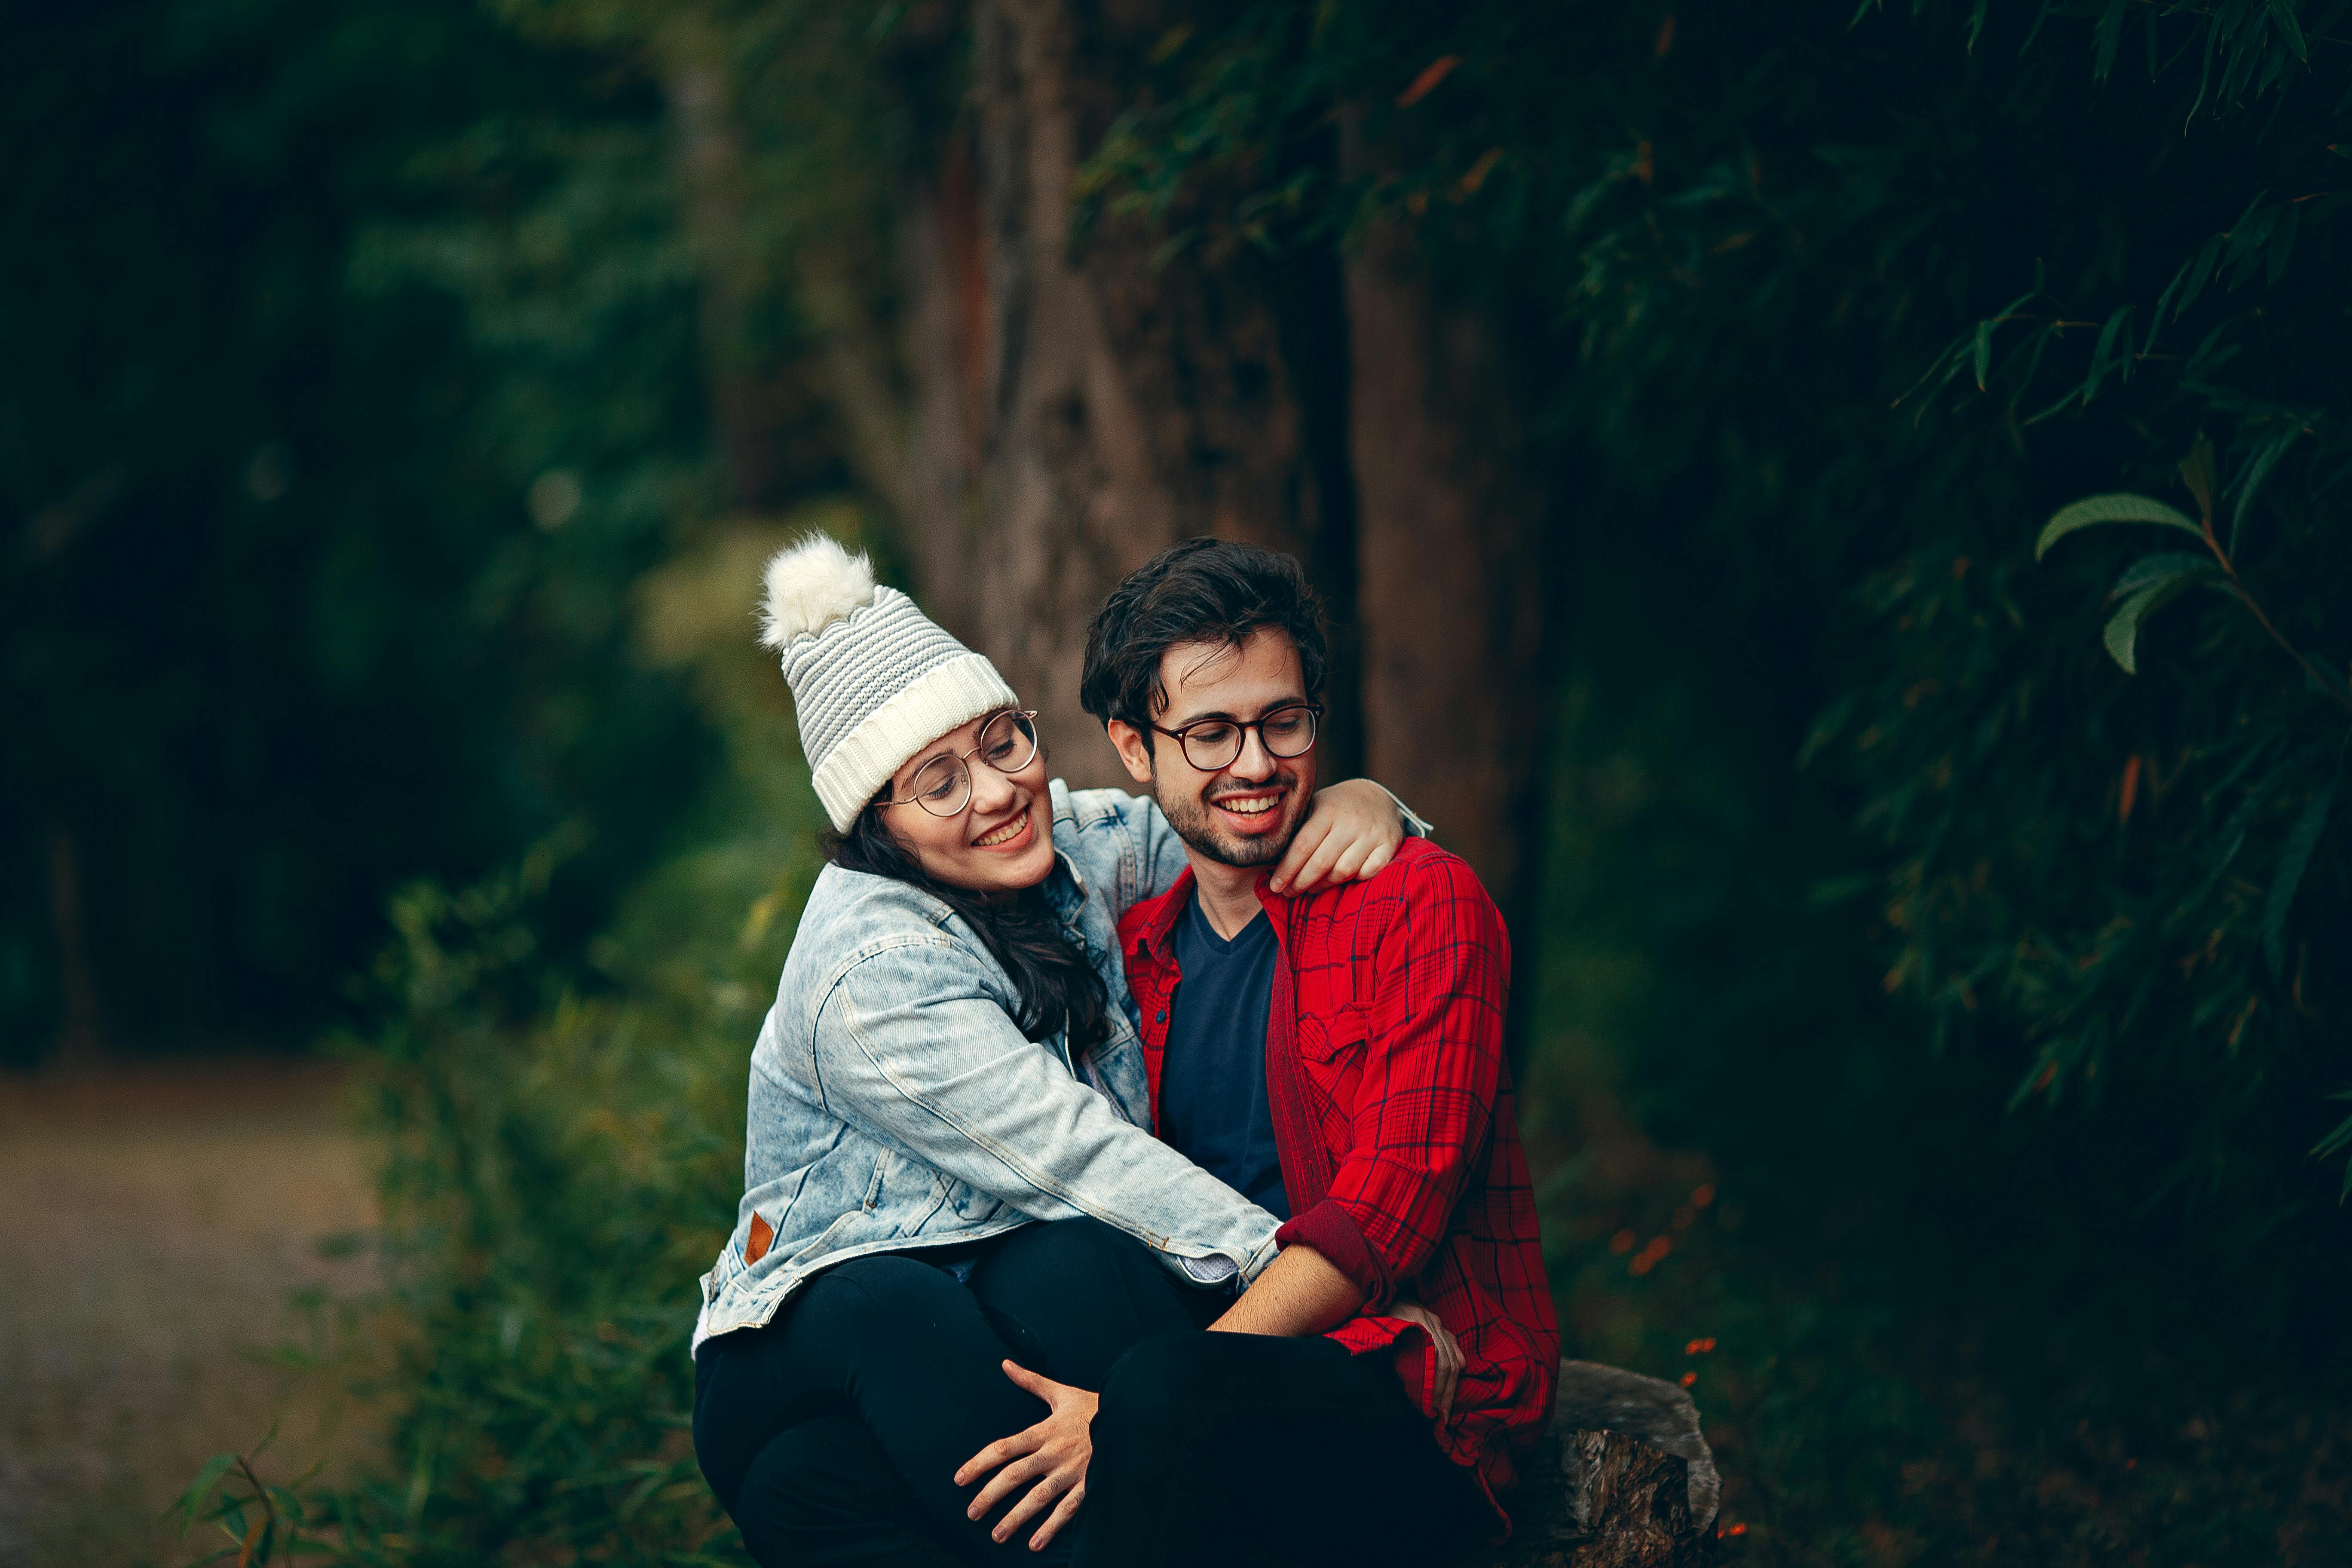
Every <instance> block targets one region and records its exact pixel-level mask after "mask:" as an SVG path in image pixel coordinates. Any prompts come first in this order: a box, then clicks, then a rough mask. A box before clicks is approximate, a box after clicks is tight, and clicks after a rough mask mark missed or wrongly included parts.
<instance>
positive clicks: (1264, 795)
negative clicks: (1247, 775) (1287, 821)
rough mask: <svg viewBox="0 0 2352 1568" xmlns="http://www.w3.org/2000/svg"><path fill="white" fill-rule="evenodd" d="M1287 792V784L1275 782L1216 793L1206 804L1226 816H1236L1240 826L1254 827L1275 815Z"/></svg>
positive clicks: (1288, 788) (1288, 789)
mask: <svg viewBox="0 0 2352 1568" xmlns="http://www.w3.org/2000/svg"><path fill="white" fill-rule="evenodd" d="M1289 793H1290V786H1289V785H1288V784H1268V785H1263V786H1260V787H1258V788H1255V789H1248V790H1235V791H1234V792H1233V793H1232V794H1230V795H1217V796H1214V797H1213V798H1212V799H1211V800H1210V801H1209V802H1208V804H1209V805H1212V806H1213V807H1215V808H1216V809H1217V810H1218V811H1220V812H1223V813H1224V814H1225V815H1226V816H1230V817H1235V818H1238V819H1239V825H1240V826H1249V827H1255V826H1260V825H1262V824H1264V823H1265V822H1266V821H1267V820H1268V819H1270V818H1273V817H1275V816H1276V815H1277V813H1278V812H1279V810H1280V808H1281V805H1282V802H1283V799H1284V797H1285V796H1286V795H1289Z"/></svg>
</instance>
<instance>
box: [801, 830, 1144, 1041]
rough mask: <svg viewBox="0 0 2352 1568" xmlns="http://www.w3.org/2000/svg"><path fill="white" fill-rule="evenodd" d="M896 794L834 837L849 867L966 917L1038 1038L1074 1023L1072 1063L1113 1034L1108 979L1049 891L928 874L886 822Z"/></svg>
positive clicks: (837, 859) (1024, 1028)
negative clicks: (992, 889) (986, 893)
mask: <svg viewBox="0 0 2352 1568" xmlns="http://www.w3.org/2000/svg"><path fill="white" fill-rule="evenodd" d="M889 796H890V790H889V786H888V785H887V784H886V785H884V786H883V788H882V791H881V793H880V794H878V795H876V796H875V797H874V798H873V799H872V800H870V801H868V802H866V809H865V810H863V811H861V812H859V813H858V814H857V820H856V821H855V822H853V823H851V824H850V825H849V831H848V832H846V833H845V834H842V835H840V836H838V837H836V838H835V840H834V842H833V845H832V850H833V863H834V864H835V865H836V866H838V867H840V868H842V869H843V870H845V871H864V872H866V873H867V874H869V875H871V876H876V877H895V878H896V879H898V880H899V881H901V882H905V883H908V885H909V886H912V887H917V888H920V889H922V890H923V891H925V892H927V893H929V894H930V895H931V897H933V898H935V899H937V900H939V901H940V902H941V903H943V904H945V905H947V907H948V908H950V909H951V910H954V911H955V912H956V913H957V914H958V915H960V916H961V917H962V919H963V922H964V924H966V925H968V926H970V927H971V929H972V930H974V931H978V932H979V933H980V940H981V941H982V942H986V943H987V944H988V951H989V952H991V953H992V954H994V955H995V958H996V962H997V963H1001V964H1003V966H1004V973H1007V974H1009V975H1011V976H1012V977H1013V988H1014V989H1015V990H1016V991H1017V992H1019V994H1020V996H1021V1011H1020V1013H1019V1015H1018V1016H1016V1017H1015V1018H1014V1020H1013V1021H1014V1022H1015V1023H1017V1024H1018V1025H1020V1026H1021V1032H1022V1033H1023V1034H1024V1035H1025V1036H1027V1037H1029V1038H1030V1039H1032V1040H1040V1041H1042V1040H1046V1039H1050V1038H1052V1037H1053V1036H1054V1034H1055V1031H1056V1030H1059V1029H1062V1028H1064V1027H1067V1028H1068V1030H1069V1038H1070V1059H1071V1060H1072V1061H1076V1060H1077V1059H1078V1058H1080V1057H1082V1056H1085V1055H1087V1054H1088V1053H1089V1052H1091V1051H1092V1050H1094V1048H1095V1047H1097V1046H1099V1045H1101V1044H1102V1043H1103V1042H1104V1041H1106V1040H1108V1039H1109V1038H1110V998H1109V996H1108V994H1106V993H1105V992H1104V990H1103V982H1102V976H1101V974H1099V973H1097V971H1096V969H1095V966H1094V964H1093V963H1091V962H1090V961H1089V960H1088V959H1087V955H1086V954H1085V953H1084V952H1080V951H1079V950H1078V947H1077V944H1076V943H1075V942H1071V941H1070V939H1069V938H1068V937H1066V936H1065V935H1063V934H1062V922H1061V921H1059V920H1057V919H1055V915H1054V910H1053V907H1052V906H1051V905H1049V904H1048V903H1046V901H1045V889H1044V888H1043V887H1035V888H1024V889H1021V891H1020V892H1018V893H1016V894H1014V895H1013V897H1011V898H1009V899H986V898H982V896H981V895H980V894H978V893H975V892H973V891H971V889H968V888H951V887H950V886H948V884H946V883H945V882H941V881H938V880H936V879H932V878H931V877H929V876H927V875H925V874H924V871H923V867H922V863H921V862H920V861H919V860H917V859H916V858H915V857H914V855H913V854H912V853H910V852H909V851H908V848H907V847H906V846H904V845H902V844H900V843H899V842H898V839H896V838H894V837H891V834H890V829H889V826H888V825H887V823H886V822H885V821H884V820H883V815H882V806H883V803H884V802H886V801H887V800H888V799H889ZM918 809H919V808H918Z"/></svg>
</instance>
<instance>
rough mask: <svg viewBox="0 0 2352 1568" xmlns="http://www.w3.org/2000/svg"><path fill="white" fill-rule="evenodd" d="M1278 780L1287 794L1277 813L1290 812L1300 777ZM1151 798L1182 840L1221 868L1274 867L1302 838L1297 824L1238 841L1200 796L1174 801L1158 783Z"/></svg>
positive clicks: (1286, 775) (1283, 776)
mask: <svg viewBox="0 0 2352 1568" xmlns="http://www.w3.org/2000/svg"><path fill="white" fill-rule="evenodd" d="M1278 777H1279V779H1280V782H1281V783H1282V784H1283V786H1284V791H1285V793H1284V795H1283V796H1282V799H1281V801H1280V802H1279V803H1278V804H1277V805H1276V806H1275V807H1274V809H1275V810H1276V811H1277V812H1287V811H1289V810H1290V809H1291V807H1292V802H1293V799H1294V797H1295V796H1296V795H1297V790H1298V775H1297V774H1296V773H1290V772H1288V771H1287V770H1285V771H1284V772H1283V773H1281V774H1279V775H1278ZM1268 782H1269V783H1271V782H1274V781H1271V780H1270V781H1268ZM1255 787H1256V788H1259V789H1263V788H1265V784H1259V785H1257V786H1255ZM1227 793H1228V794H1234V795H1239V794H1245V793H1247V792H1245V791H1240V790H1234V791H1228V792H1227ZM1151 798H1152V799H1153V800H1155V801H1157V802H1158V803H1159V805H1160V815H1161V816H1165V817H1166V818H1167V819H1168V826H1171V827H1172V828H1174V829H1175V830H1176V837H1179V838H1181V839H1182V840H1183V841H1184V842H1185V843H1187V844H1189V845H1191V846H1192V847H1193V848H1194V849H1195V850H1198V851H1199V852H1200V853H1201V854H1202V855H1203V856H1205V857H1206V858H1209V859H1211V860H1214V861H1215V862H1216V863H1217V864H1218V865H1220V866H1233V867H1236V868H1243V867H1250V866H1271V865H1273V864H1274V863H1275V862H1276V861H1277V860H1280V859H1281V858H1282V856H1283V852H1284V851H1285V850H1286V849H1288V848H1289V847H1290V841H1291V840H1292V839H1293V838H1296V837H1298V824H1297V822H1296V821H1294V822H1292V823H1291V825H1290V830H1289V831H1288V832H1287V833H1279V834H1268V835H1265V837H1257V838H1236V837H1234V836H1233V835H1232V834H1229V833H1227V832H1226V831H1225V830H1224V829H1223V827H1220V826H1218V825H1217V822H1216V819H1215V818H1214V817H1213V816H1210V815H1209V805H1208V802H1207V801H1205V800H1204V799H1202V797H1200V796H1198V795H1193V796H1191V797H1188V798H1186V799H1184V800H1181V801H1171V800H1170V799H1169V798H1168V796H1167V795H1166V794H1165V793H1164V792H1162V791H1161V789H1160V784H1159V783H1158V781H1157V780H1155V781H1153V783H1152V785H1151Z"/></svg>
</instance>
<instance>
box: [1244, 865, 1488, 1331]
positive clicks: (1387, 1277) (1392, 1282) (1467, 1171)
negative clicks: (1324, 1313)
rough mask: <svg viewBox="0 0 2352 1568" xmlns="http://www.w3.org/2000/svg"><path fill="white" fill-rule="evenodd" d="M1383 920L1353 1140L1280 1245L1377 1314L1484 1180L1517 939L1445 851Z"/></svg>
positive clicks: (1406, 884)
mask: <svg viewBox="0 0 2352 1568" xmlns="http://www.w3.org/2000/svg"><path fill="white" fill-rule="evenodd" d="M1367 896H1368V897H1378V896H1380V895H1378V894H1368V895H1367ZM1376 918H1379V919H1380V920H1381V921H1382V922H1383V926H1384V929H1382V930H1381V931H1380V932H1379V934H1378V936H1377V938H1376V939H1375V941H1376V947H1375V950H1374V956H1373V968H1374V970H1375V971H1376V975H1377V984H1378V994H1376V995H1375V997H1374V998H1373V1005H1372V1009H1371V1013H1372V1017H1371V1032H1370V1037H1369V1038H1368V1039H1367V1040H1366V1041H1365V1043H1364V1051H1363V1067H1362V1078H1361V1079H1360V1081H1359V1083H1358V1086H1357V1089H1356V1101H1355V1109H1354V1112H1353V1115H1352V1118H1351V1120H1352V1123H1353V1125H1352V1127H1351V1130H1350V1131H1351V1137H1350V1140H1349V1142H1351V1143H1352V1144H1353V1147H1352V1148H1351V1149H1350V1150H1349V1152H1347V1153H1346V1154H1344V1155H1342V1156H1341V1158H1340V1160H1339V1169H1338V1170H1337V1171H1336V1172H1335V1173H1333V1175H1332V1179H1331V1187H1330V1192H1329V1194H1328V1196H1326V1197H1325V1198H1324V1200H1323V1201H1322V1202H1321V1203H1319V1204H1317V1205H1314V1206H1313V1207H1312V1208H1309V1209H1308V1210H1307V1211H1306V1212H1305V1213H1303V1214H1299V1215H1294V1216H1293V1217H1292V1218H1291V1220H1290V1221H1289V1223H1288V1224H1286V1225H1285V1226H1283V1227H1282V1229H1281V1231H1280V1232H1279V1233H1278V1235H1277V1238H1276V1239H1278V1240H1279V1241H1280V1242H1281V1244H1282V1247H1283V1251H1284V1253H1285V1254H1286V1255H1287V1254H1288V1253H1289V1252H1290V1251H1291V1250H1292V1249H1293V1248H1295V1247H1300V1246H1302V1245H1304V1246H1307V1247H1312V1248H1313V1249H1314V1250H1315V1251H1317V1252H1318V1253H1320V1254H1321V1255H1322V1256H1323V1258H1325V1259H1326V1260H1327V1261H1328V1262H1329V1263H1330V1264H1331V1265H1332V1266H1333V1267H1335V1268H1338V1269H1339V1272H1341V1273H1343V1274H1345V1275H1346V1276H1347V1277H1348V1278H1349V1279H1352V1280H1353V1281H1354V1282H1355V1284H1356V1286H1357V1288H1358V1289H1360V1290H1361V1291H1362V1292H1363V1300H1364V1301H1365V1303H1366V1304H1367V1305H1368V1306H1369V1307H1370V1309H1371V1310H1376V1311H1377V1310H1382V1309H1384V1307H1385V1306H1386V1304H1387V1302H1388V1301H1389V1300H1390V1299H1391V1297H1392V1296H1394V1295H1395V1294H1396V1293H1397V1292H1398V1291H1399V1290H1400V1289H1403V1288H1404V1287H1405V1285H1406V1284H1407V1282H1408V1281H1410V1280H1412V1279H1413V1278H1414V1277H1415V1276H1417V1275H1419V1274H1420V1273H1421V1271H1422V1270H1423V1268H1427V1267H1428V1265H1429V1260H1430V1258H1431V1257H1432V1256H1433V1254H1434V1253H1435V1252H1436V1250H1437V1248H1438V1247H1439V1246H1440V1245H1441V1244H1442V1243H1443V1242H1444V1237H1445V1232H1446V1226H1447V1225H1448V1223H1449V1221H1450V1220H1451V1218H1452V1215H1453V1212H1454V1205H1455V1203H1456V1202H1457V1201H1458V1200H1459V1199H1460V1197H1461V1195H1462V1191H1463V1188H1464V1187H1465V1184H1468V1183H1469V1182H1470V1181H1472V1180H1473V1179H1475V1170H1474V1163H1475V1160H1476V1158H1477V1156H1478V1152H1479V1151H1480V1150H1482V1149H1483V1148H1484V1147H1485V1146H1486V1137H1487V1134H1488V1131H1489V1129H1490V1127H1491V1125H1492V1119H1493V1116H1494V1110H1495V1100H1496V1095H1497V1093H1498V1092H1499V1091H1500V1089H1501V1087H1502V1083H1503V1081H1504V1067H1503V1011H1504V1002H1505V997H1506V994H1507V990H1508V987H1509V984H1510V942H1509V938H1508V937H1507V935H1506V934H1505V932H1504V931H1503V922H1502V918H1501V917H1500V916H1499V915H1498V914H1497V913H1496V910H1495V905H1494V901H1493V900H1490V899H1489V898H1487V896H1486V889H1484V888H1482V887H1480V886H1479V884H1478V879H1477V878H1476V877H1475V876H1473V875H1472V874H1471V871H1470V868H1468V867H1467V866H1465V865H1464V864H1463V863H1462V862H1461V861H1460V860H1459V859H1457V858H1454V857H1453V856H1451V855H1445V854H1443V853H1440V854H1436V855H1423V856H1421V857H1418V858H1416V859H1415V861H1414V863H1413V864H1412V866H1411V867H1410V868H1408V874H1407V876H1406V877H1405V878H1404V879H1402V883H1401V885H1399V886H1396V887H1394V888H1393V889H1388V890H1387V900H1386V908H1385V909H1384V910H1381V911H1380V912H1379V914H1378V916H1377V917H1376ZM1369 934H1370V933H1359V938H1358V940H1359V941H1361V940H1362V939H1363V937H1364V936H1365V935H1369Z"/></svg>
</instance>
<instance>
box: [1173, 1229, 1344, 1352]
mask: <svg viewBox="0 0 2352 1568" xmlns="http://www.w3.org/2000/svg"><path fill="white" fill-rule="evenodd" d="M1363 1304H1364V1293H1363V1291H1362V1290H1360V1289H1358V1288H1357V1285H1356V1282H1355V1281H1354V1280H1353V1279H1349V1278H1348V1277H1347V1275H1345V1274H1343V1273H1341V1272H1340V1271H1339V1269H1338V1268H1336V1267H1334V1266H1333V1265H1332V1263H1331V1260H1330V1259H1328V1258H1325V1257H1324V1256H1323V1255H1322V1254H1321V1253H1319V1252H1318V1251H1316V1250H1315V1249H1314V1248H1313V1247H1284V1248H1283V1249H1282V1252H1281V1254H1280V1256H1278V1257H1276V1258H1275V1260H1274V1261H1273V1262H1271V1263H1269V1264H1267V1265H1266V1266H1265V1273H1263V1274H1261V1275H1259V1276H1258V1277H1257V1281H1256V1283H1255V1284H1253V1285H1252V1286H1251V1287H1250V1288H1249V1289H1246V1290H1244V1291H1243V1292H1242V1299H1241V1300H1238V1301H1235V1302H1234V1304H1233V1305H1232V1306H1231V1307H1230V1308H1228V1309H1226V1310H1225V1315H1224V1316H1223V1317H1222V1318H1219V1319H1218V1320H1217V1321H1215V1322H1213V1323H1211V1324H1210V1325H1209V1331H1210V1332H1211V1333H1221V1334H1274V1335H1277V1336H1279V1337H1281V1338H1284V1339H1297V1338H1301V1337H1303V1336H1305V1335H1307V1334H1319V1333H1321V1332H1322V1331H1324V1330H1326V1329H1329V1328H1336V1327H1338V1326H1339V1324H1341V1323H1344V1322H1346V1321H1348V1320H1349V1318H1352V1317H1354V1316H1355V1315H1356V1309H1357V1308H1359V1307H1360V1306H1362V1305H1363Z"/></svg>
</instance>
